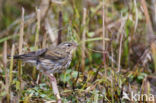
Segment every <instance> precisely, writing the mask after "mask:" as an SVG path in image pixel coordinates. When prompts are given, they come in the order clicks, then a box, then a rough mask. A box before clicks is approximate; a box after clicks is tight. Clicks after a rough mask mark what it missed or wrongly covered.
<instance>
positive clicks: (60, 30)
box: [57, 11, 62, 44]
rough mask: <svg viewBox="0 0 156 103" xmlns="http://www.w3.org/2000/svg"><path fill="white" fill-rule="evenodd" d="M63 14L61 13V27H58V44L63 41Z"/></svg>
mask: <svg viewBox="0 0 156 103" xmlns="http://www.w3.org/2000/svg"><path fill="white" fill-rule="evenodd" d="M61 28H62V12H61V11H60V12H59V27H58V40H57V44H60V43H61V41H62V29H61Z"/></svg>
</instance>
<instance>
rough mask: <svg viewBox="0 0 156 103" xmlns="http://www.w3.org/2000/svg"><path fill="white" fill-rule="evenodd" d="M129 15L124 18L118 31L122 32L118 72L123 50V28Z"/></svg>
mask: <svg viewBox="0 0 156 103" xmlns="http://www.w3.org/2000/svg"><path fill="white" fill-rule="evenodd" d="M127 17H128V16H126V17H125V18H123V20H124V21H123V23H122V24H121V26H120V29H119V32H118V35H119V34H120V47H119V56H118V72H120V62H121V50H122V41H123V28H124V25H125V23H126V20H127Z"/></svg>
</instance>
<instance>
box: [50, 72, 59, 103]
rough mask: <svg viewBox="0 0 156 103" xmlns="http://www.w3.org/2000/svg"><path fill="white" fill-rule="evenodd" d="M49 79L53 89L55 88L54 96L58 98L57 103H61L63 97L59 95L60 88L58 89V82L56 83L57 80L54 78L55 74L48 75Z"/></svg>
mask: <svg viewBox="0 0 156 103" xmlns="http://www.w3.org/2000/svg"><path fill="white" fill-rule="evenodd" d="M48 77H49V79H50V81H51V83H52V88H53V91H54V95H55V96H56V97H57V103H61V97H60V94H59V90H58V87H57V82H56V78H55V77H54V75H53V74H48Z"/></svg>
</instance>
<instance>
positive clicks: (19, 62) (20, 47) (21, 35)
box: [18, 8, 24, 102]
mask: <svg viewBox="0 0 156 103" xmlns="http://www.w3.org/2000/svg"><path fill="white" fill-rule="evenodd" d="M23 35H24V8H22V18H21V26H20V34H19V37H20V38H19V48H18V50H19V55H20V54H22V46H23ZM18 79H19V83H20V85H19V86H20V87H19V91H18V100H19V99H20V96H21V83H22V61H21V60H19V61H18ZM18 102H19V101H18Z"/></svg>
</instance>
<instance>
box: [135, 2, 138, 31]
mask: <svg viewBox="0 0 156 103" xmlns="http://www.w3.org/2000/svg"><path fill="white" fill-rule="evenodd" d="M134 6H135V9H136V10H135V16H136V17H135V27H134V32H136V29H137V26H138V8H137V4H136V0H134Z"/></svg>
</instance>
